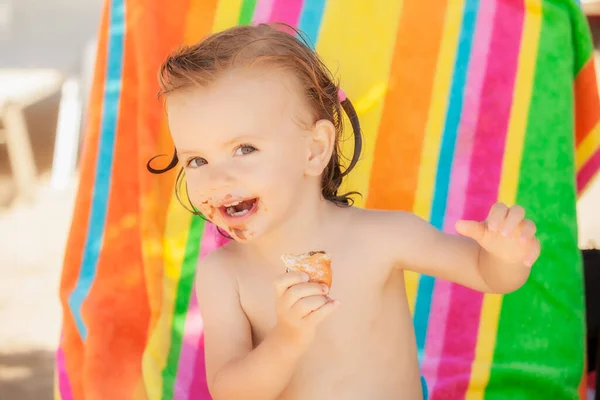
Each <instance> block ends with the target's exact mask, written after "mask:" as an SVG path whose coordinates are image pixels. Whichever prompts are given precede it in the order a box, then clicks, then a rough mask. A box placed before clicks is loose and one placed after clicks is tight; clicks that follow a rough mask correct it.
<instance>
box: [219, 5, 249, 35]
mask: <svg viewBox="0 0 600 400" xmlns="http://www.w3.org/2000/svg"><path fill="white" fill-rule="evenodd" d="M241 9H242V0H220V1H219V2H218V3H217V11H216V13H215V21H214V23H213V32H218V31H222V30H224V29H227V28H231V27H232V26H236V25H237V23H238V18H239V16H240V10H241Z"/></svg>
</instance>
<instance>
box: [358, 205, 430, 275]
mask: <svg viewBox="0 0 600 400" xmlns="http://www.w3.org/2000/svg"><path fill="white" fill-rule="evenodd" d="M353 226H354V227H357V228H359V229H358V230H357V231H358V232H360V233H359V235H360V236H361V240H362V242H363V243H368V244H369V247H370V248H372V249H376V250H377V251H378V252H379V253H380V254H381V255H382V256H384V257H386V258H388V259H390V260H391V261H392V262H393V263H394V264H397V263H400V264H405V263H406V262H407V260H409V259H412V258H413V255H414V253H415V252H421V251H425V249H426V248H427V247H428V246H430V245H431V243H432V241H433V240H436V237H437V235H438V233H439V232H438V231H437V230H436V229H435V228H434V227H433V226H431V225H430V224H429V223H428V222H427V221H425V220H423V219H422V218H420V217H418V216H417V215H415V214H412V213H409V212H405V211H387V210H366V209H356V212H355V216H354V221H353Z"/></svg>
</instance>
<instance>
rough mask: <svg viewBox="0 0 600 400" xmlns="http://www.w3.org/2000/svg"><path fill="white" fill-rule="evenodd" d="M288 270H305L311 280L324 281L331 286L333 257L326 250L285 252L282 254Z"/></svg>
mask: <svg viewBox="0 0 600 400" xmlns="http://www.w3.org/2000/svg"><path fill="white" fill-rule="evenodd" d="M281 259H282V260H283V263H284V264H285V266H286V267H287V271H288V272H289V271H300V272H304V273H305V274H307V275H308V276H309V277H310V281H311V282H318V283H324V284H326V285H327V286H329V287H331V258H330V257H329V254H327V253H326V252H324V251H310V252H308V253H304V254H284V255H283V256H281Z"/></svg>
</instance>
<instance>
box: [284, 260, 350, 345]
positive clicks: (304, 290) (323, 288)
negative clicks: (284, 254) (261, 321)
mask: <svg viewBox="0 0 600 400" xmlns="http://www.w3.org/2000/svg"><path fill="white" fill-rule="evenodd" d="M275 293H276V296H277V298H276V309H277V326H276V328H275V329H276V330H277V331H278V332H279V333H280V334H281V335H282V336H283V337H284V338H285V339H286V341H288V342H290V343H294V344H298V345H301V346H307V345H308V344H310V342H311V341H312V339H313V338H314V335H315V331H316V328H317V326H318V324H319V323H320V322H321V321H323V320H324V319H325V318H326V317H327V316H328V315H329V314H331V312H332V311H333V310H334V309H335V308H337V306H338V305H339V302H338V301H336V300H333V299H331V298H329V297H328V296H327V294H328V293H329V287H328V286H327V285H325V284H322V283H317V282H309V277H308V275H307V274H305V273H302V272H296V271H293V272H288V273H285V274H283V275H281V276H280V277H279V278H278V279H277V280H276V281H275Z"/></svg>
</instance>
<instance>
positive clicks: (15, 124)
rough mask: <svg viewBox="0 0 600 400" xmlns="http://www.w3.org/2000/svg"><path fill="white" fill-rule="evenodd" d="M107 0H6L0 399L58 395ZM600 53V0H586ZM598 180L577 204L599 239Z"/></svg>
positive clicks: (0, 39)
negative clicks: (67, 284) (75, 224)
mask: <svg viewBox="0 0 600 400" xmlns="http://www.w3.org/2000/svg"><path fill="white" fill-rule="evenodd" d="M102 5H103V1H102V0H85V1H82V0H0V116H2V119H0V400H28V399H36V400H48V399H52V397H53V389H52V385H53V379H54V377H53V367H54V351H55V348H56V346H57V343H58V340H59V329H60V320H61V311H60V304H59V301H58V296H57V292H58V285H59V279H60V269H61V263H62V256H63V252H64V244H65V240H66V237H67V233H68V230H69V224H70V219H71V212H72V207H73V197H74V193H75V189H76V186H77V159H78V154H79V149H80V147H81V142H82V140H83V139H84V138H83V137H82V134H83V131H82V129H81V128H82V125H83V123H84V121H85V110H86V108H87V105H86V102H87V94H88V91H89V82H90V79H91V74H92V73H93V63H94V55H95V35H96V31H97V28H98V25H99V20H100V15H101V11H102ZM584 8H585V10H586V13H587V14H588V15H589V21H590V25H591V27H592V31H593V34H594V40H595V41H596V49H597V60H600V51H598V49H600V45H599V44H600V1H587V2H586V1H584ZM598 204H600V179H598V177H597V178H596V181H595V182H593V183H592V186H591V188H590V189H589V190H588V191H587V192H586V193H585V195H584V196H583V198H582V199H581V200H580V202H579V204H578V209H579V213H580V216H579V218H580V226H579V231H580V246H581V248H582V249H583V248H594V247H595V248H597V246H599V245H600V211H598V210H599V209H600V207H598Z"/></svg>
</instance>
